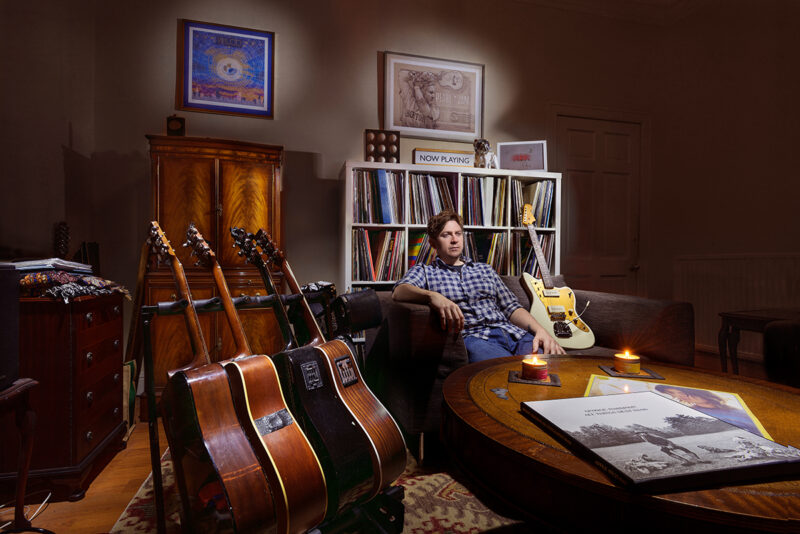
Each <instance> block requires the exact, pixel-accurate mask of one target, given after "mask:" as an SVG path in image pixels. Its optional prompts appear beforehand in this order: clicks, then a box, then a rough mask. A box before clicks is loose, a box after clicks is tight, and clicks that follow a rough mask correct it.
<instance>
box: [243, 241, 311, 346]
mask: <svg viewBox="0 0 800 534" xmlns="http://www.w3.org/2000/svg"><path fill="white" fill-rule="evenodd" d="M252 263H253V264H254V265H255V266H256V268H258V272H259V274H261V280H262V281H263V282H264V287H265V288H266V290H267V294H268V295H275V297H276V298H275V319H276V320H277V321H278V327H279V328H280V330H281V335H282V336H283V341H284V343H286V346H285V350H288V349H291V348H295V347H297V346H299V345H298V343H297V338H296V337H295V335H294V331H293V330H292V323H291V321H289V314H288V312H287V311H286V306H285V305H284V304H283V301H282V300H281V299H280V294H279V293H278V290H277V288H276V287H275V281H274V280H273V279H272V273H270V271H269V268H268V267H267V265H266V264H265V263H264V261H263V260H262V259H261V258H260V256H259V258H257V259H256V261H253V262H252Z"/></svg>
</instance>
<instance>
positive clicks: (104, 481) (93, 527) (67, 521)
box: [0, 352, 766, 534]
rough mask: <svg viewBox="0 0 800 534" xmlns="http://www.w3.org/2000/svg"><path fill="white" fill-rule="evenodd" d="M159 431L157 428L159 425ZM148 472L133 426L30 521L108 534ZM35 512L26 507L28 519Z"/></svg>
mask: <svg viewBox="0 0 800 534" xmlns="http://www.w3.org/2000/svg"><path fill="white" fill-rule="evenodd" d="M695 365H696V366H697V367H700V368H703V369H713V370H719V369H720V361H719V356H718V355H717V354H711V353H702V352H698V353H697V354H696V355H695ZM739 367H740V373H741V374H742V375H744V376H750V377H753V378H761V379H766V375H765V374H764V370H763V368H762V366H761V365H760V364H759V363H757V362H751V361H741V362H740V365H739ZM159 429H160V426H159ZM166 441H167V440H166V438H165V437H164V433H163V430H162V429H160V438H159V444H160V445H161V453H163V452H164V449H165V448H166ZM149 473H150V445H149V440H148V429H147V424H146V423H139V424H137V425H136V426H135V427H134V429H133V432H132V433H131V436H130V439H129V440H128V446H127V447H126V448H125V449H124V450H122V451H121V452H119V453H118V454H117V455H116V456H115V457H114V459H113V460H112V461H111V463H109V464H108V466H107V467H106V468H105V469H104V470H103V472H102V473H100V475H99V476H98V477H97V478H96V479H95V480H94V482H92V484H91V486H90V487H89V490H88V491H87V492H86V496H85V497H84V498H83V499H82V500H80V501H78V502H73V503H71V502H59V503H51V504H48V505H47V508H46V509H45V510H44V511H43V512H42V513H41V514H40V515H39V516H37V517H36V518H34V519H33V526H34V527H41V528H47V529H50V530H52V531H53V532H55V533H56V534H98V533H104V532H108V531H109V530H110V529H111V527H112V526H114V523H116V521H117V519H118V518H119V516H120V514H122V512H123V511H124V510H125V507H126V506H127V504H128V502H130V500H131V498H133V496H134V495H135V494H136V491H137V490H138V489H139V486H141V484H142V482H144V480H145V478H147V475H148V474H149ZM35 510H36V507H35V506H31V507H30V508H29V512H28V517H30V514H31V513H33V512H34V511H35ZM1 512H2V513H0V525H2V524H4V523H6V522H7V521H9V520H10V519H11V518H13V508H7V509H3V510H2V511H1Z"/></svg>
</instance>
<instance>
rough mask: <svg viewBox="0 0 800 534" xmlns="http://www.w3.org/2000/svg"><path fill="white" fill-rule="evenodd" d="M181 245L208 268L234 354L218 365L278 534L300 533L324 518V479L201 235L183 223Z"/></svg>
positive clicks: (272, 367)
mask: <svg viewBox="0 0 800 534" xmlns="http://www.w3.org/2000/svg"><path fill="white" fill-rule="evenodd" d="M186 238H187V243H186V245H188V246H191V247H192V248H193V252H192V254H196V255H197V256H198V258H199V262H200V263H203V264H205V265H206V266H209V267H210V268H211V270H212V273H213V278H214V283H215V285H216V287H217V293H218V294H219V297H220V299H221V300H222V307H223V309H224V310H225V316H226V318H227V320H228V325H229V326H230V329H231V332H232V333H233V339H234V343H235V345H236V351H237V355H236V357H235V358H233V359H231V360H228V361H225V362H222V363H223V366H224V368H225V371H226V372H227V373H228V378H229V380H230V386H231V390H232V391H233V400H234V406H235V407H236V413H237V414H238V417H239V422H240V424H241V425H242V428H243V429H244V431H245V434H246V435H247V437H248V438H249V440H250V444H251V445H252V446H253V450H254V451H255V453H256V456H257V457H258V459H259V461H260V462H261V467H262V469H263V470H264V473H265V474H266V476H267V480H268V481H269V483H270V487H271V488H273V497H274V500H275V505H276V506H275V509H276V516H277V528H276V532H278V533H287V534H288V533H295V532H305V531H307V530H309V529H311V528H313V527H315V526H316V525H318V524H319V523H321V522H322V520H323V519H324V518H325V510H326V506H327V492H326V483H325V475H324V474H323V471H322V466H321V465H320V462H319V460H318V458H317V455H316V454H315V453H314V449H313V448H312V447H311V444H310V443H309V442H308V439H306V436H305V434H304V433H303V430H302V429H301V428H300V427H299V425H296V424H294V417H293V416H292V413H291V412H290V411H289V408H288V406H287V404H286V401H285V399H284V396H283V391H282V390H281V384H280V380H279V378H278V373H277V371H276V369H275V364H274V363H273V362H272V360H271V359H270V358H269V357H268V356H265V355H263V354H260V355H253V354H252V352H251V350H250V347H249V345H248V343H247V338H246V336H245V332H244V328H243V327H242V323H241V321H240V320H239V314H238V313H237V312H236V307H235V305H234V302H233V298H232V297H231V294H230V291H229V289H228V284H227V282H226V281H225V276H224V274H223V272H222V267H220V265H219V262H218V261H217V257H216V254H214V251H213V250H212V249H211V247H210V246H209V245H208V243H207V242H206V240H205V239H204V238H203V236H202V234H201V233H200V232H199V231H198V230H197V228H195V226H194V225H193V224H192V225H189V229H188V230H187V232H186Z"/></svg>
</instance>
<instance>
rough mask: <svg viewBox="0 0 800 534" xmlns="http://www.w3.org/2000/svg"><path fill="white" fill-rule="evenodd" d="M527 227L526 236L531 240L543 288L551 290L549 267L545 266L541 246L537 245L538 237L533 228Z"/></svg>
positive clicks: (553, 285)
mask: <svg viewBox="0 0 800 534" xmlns="http://www.w3.org/2000/svg"><path fill="white" fill-rule="evenodd" d="M527 226H528V234H529V235H530V238H531V245H532V246H533V252H534V254H535V255H536V261H537V262H538V264H539V272H540V273H541V274H542V283H543V284H544V287H545V288H547V289H553V288H554V287H555V284H554V283H553V277H552V276H550V267H549V266H548V265H547V260H546V259H545V257H544V252H542V246H541V244H540V243H539V236H538V235H537V233H536V228H534V226H533V225H532V224H529V225H527ZM531 274H532V273H531Z"/></svg>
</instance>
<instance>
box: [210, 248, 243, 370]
mask: <svg viewBox="0 0 800 534" xmlns="http://www.w3.org/2000/svg"><path fill="white" fill-rule="evenodd" d="M211 272H212V273H213V275H214V284H216V286H217V292H218V293H219V297H220V300H222V308H223V309H224V310H225V318H226V319H227V320H228V325H229V326H230V327H231V333H232V334H233V343H234V345H236V355H235V356H234V358H238V357H239V356H250V355H251V354H253V352H252V351H251V350H250V344H249V343H248V342H247V336H245V333H244V327H243V326H242V321H241V319H239V314H238V313H237V312H236V306H235V305H234V303H233V297H231V292H230V290H229V289H228V283H227V282H226V281H225V275H224V274H223V272H222V267H220V265H219V262H218V261H217V259H216V257H215V258H214V265H213V267H212V269H211Z"/></svg>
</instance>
